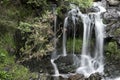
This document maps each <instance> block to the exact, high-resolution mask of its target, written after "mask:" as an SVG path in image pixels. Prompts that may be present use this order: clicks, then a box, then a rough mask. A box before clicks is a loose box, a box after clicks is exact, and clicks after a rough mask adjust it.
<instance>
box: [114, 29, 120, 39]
mask: <svg viewBox="0 0 120 80" xmlns="http://www.w3.org/2000/svg"><path fill="white" fill-rule="evenodd" d="M114 35H115V36H116V37H117V36H119V35H120V28H118V29H116V30H115V31H114Z"/></svg>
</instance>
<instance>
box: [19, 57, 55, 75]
mask: <svg viewBox="0 0 120 80" xmlns="http://www.w3.org/2000/svg"><path fill="white" fill-rule="evenodd" d="M20 63H21V64H23V65H24V66H26V67H27V68H29V69H30V71H32V72H39V73H48V74H53V73H54V69H53V66H52V64H51V62H50V56H45V57H43V58H42V59H36V58H32V59H29V60H25V61H23V62H20Z"/></svg>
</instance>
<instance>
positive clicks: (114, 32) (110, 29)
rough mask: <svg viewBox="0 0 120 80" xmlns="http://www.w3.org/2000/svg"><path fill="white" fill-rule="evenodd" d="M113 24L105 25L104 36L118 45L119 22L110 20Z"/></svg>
mask: <svg viewBox="0 0 120 80" xmlns="http://www.w3.org/2000/svg"><path fill="white" fill-rule="evenodd" d="M112 23H113V24H111V25H108V26H107V27H106V38H110V37H111V38H112V39H114V40H116V41H117V43H118V44H119V45H120V22H119V21H117V22H116V21H112Z"/></svg>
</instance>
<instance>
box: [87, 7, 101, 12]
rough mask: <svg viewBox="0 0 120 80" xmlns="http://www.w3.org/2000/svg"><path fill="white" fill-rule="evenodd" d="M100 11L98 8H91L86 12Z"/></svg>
mask: <svg viewBox="0 0 120 80" xmlns="http://www.w3.org/2000/svg"><path fill="white" fill-rule="evenodd" d="M99 11H100V9H99V8H98V7H92V8H90V9H88V12H99Z"/></svg>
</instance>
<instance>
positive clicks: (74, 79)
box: [68, 74, 85, 80]
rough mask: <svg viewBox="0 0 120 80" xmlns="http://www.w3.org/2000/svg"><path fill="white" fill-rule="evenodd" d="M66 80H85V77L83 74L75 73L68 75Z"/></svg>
mask: <svg viewBox="0 0 120 80" xmlns="http://www.w3.org/2000/svg"><path fill="white" fill-rule="evenodd" d="M68 80H85V77H84V75H83V74H76V75H72V76H70V77H69V78H68Z"/></svg>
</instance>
